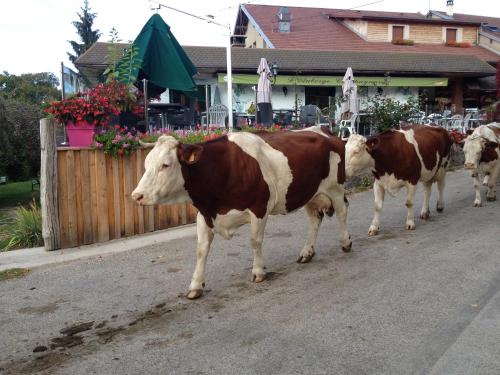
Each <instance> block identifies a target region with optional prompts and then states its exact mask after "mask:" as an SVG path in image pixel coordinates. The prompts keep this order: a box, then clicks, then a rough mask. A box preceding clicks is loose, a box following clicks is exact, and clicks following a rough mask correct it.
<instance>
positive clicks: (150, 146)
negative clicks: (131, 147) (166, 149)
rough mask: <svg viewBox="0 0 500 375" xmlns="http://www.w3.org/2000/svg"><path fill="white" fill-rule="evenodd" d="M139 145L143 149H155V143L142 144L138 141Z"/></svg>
mask: <svg viewBox="0 0 500 375" xmlns="http://www.w3.org/2000/svg"><path fill="white" fill-rule="evenodd" d="M139 144H140V145H141V146H142V147H145V148H153V147H155V143H154V142H153V143H150V142H143V141H139Z"/></svg>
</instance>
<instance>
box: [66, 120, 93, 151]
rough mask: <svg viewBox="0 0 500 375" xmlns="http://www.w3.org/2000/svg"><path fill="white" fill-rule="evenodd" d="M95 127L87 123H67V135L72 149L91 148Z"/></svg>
mask: <svg viewBox="0 0 500 375" xmlns="http://www.w3.org/2000/svg"><path fill="white" fill-rule="evenodd" d="M94 130H95V125H92V124H89V123H88V122H87V121H77V122H76V123H74V122H73V121H68V122H67V123H66V134H68V140H69V145H70V147H90V145H92V141H93V139H94Z"/></svg>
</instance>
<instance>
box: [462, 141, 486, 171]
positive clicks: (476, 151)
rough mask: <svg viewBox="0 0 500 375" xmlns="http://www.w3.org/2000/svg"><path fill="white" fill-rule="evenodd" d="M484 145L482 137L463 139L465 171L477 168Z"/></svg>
mask: <svg viewBox="0 0 500 375" xmlns="http://www.w3.org/2000/svg"><path fill="white" fill-rule="evenodd" d="M485 143H486V140H485V139H484V138H483V137H477V136H472V135H469V136H468V137H467V138H466V139H465V142H464V154H465V163H464V168H465V169H470V170H475V169H477V168H478V167H479V160H481V152H482V151H483V150H484V146H485Z"/></svg>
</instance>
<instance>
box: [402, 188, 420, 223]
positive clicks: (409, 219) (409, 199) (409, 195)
mask: <svg viewBox="0 0 500 375" xmlns="http://www.w3.org/2000/svg"><path fill="white" fill-rule="evenodd" d="M416 191H417V185H412V184H408V185H407V187H406V203H405V205H406V208H407V209H408V213H407V215H406V229H408V230H414V229H415V220H414V218H413V202H414V201H415V192H416Z"/></svg>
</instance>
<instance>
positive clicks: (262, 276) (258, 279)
mask: <svg viewBox="0 0 500 375" xmlns="http://www.w3.org/2000/svg"><path fill="white" fill-rule="evenodd" d="M265 279H266V274H265V273H260V274H257V275H253V274H252V281H253V282H254V283H261V282H263V281H264V280H265Z"/></svg>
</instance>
